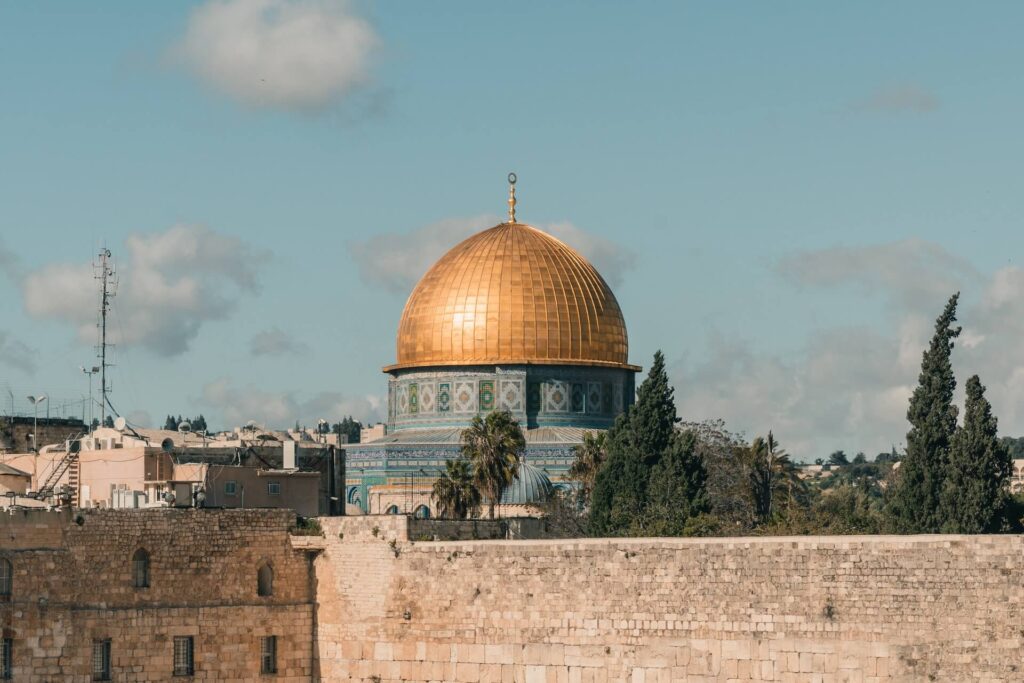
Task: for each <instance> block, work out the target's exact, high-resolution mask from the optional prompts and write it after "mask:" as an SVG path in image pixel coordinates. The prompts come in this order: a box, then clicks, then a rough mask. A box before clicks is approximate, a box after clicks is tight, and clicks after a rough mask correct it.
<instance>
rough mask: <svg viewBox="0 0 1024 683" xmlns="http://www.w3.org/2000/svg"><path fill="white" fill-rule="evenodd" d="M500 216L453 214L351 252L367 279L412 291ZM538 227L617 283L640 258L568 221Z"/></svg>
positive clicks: (363, 244)
mask: <svg viewBox="0 0 1024 683" xmlns="http://www.w3.org/2000/svg"><path fill="white" fill-rule="evenodd" d="M501 220H502V219H501V218H499V217H497V216H494V215H489V214H484V215H480V216H472V217H469V218H449V219H446V220H443V221H438V222H436V223H431V224H430V225H426V226H424V227H422V228H418V229H416V230H413V231H411V232H407V233H383V234H380V235H376V236H375V237H371V238H370V239H369V240H366V241H365V242H351V243H349V245H348V249H349V254H350V255H351V256H352V258H353V260H354V261H355V262H356V265H357V266H358V267H359V275H360V277H361V278H362V279H363V281H364V282H366V283H368V284H371V285H374V286H378V287H382V288H384V289H386V290H388V291H390V292H394V293H396V294H408V293H409V292H410V291H412V288H413V287H414V286H415V285H416V283H417V282H418V281H419V279H420V278H421V277H422V276H423V274H424V273H426V272H427V269H428V268H430V266H432V265H433V264H434V262H436V261H437V260H438V259H439V258H441V257H442V256H443V255H444V254H445V253H446V252H447V251H448V250H449V249H451V248H452V247H454V246H455V245H456V244H458V243H459V242H461V241H462V240H464V239H466V238H467V237H469V236H470V235H473V234H475V233H477V232H479V231H481V230H484V229H486V228H489V227H491V226H493V225H497V224H498V223H500V222H501ZM536 227H538V228H540V229H541V230H544V231H546V232H548V233H550V234H551V235H554V236H555V237H557V238H558V239H560V240H562V241H563V242H565V243H566V244H568V245H569V246H571V247H572V248H574V249H576V250H577V251H579V252H580V254H582V255H583V256H584V258H586V259H587V260H588V261H590V262H591V263H592V264H593V265H594V267H595V268H597V270H598V272H599V273H601V276H602V277H604V278H605V280H607V281H608V283H609V284H610V285H611V286H612V287H617V286H618V285H620V284H621V283H622V278H623V276H624V275H625V273H626V271H628V270H630V269H631V268H632V267H633V266H634V264H635V262H636V254H635V252H633V251H632V250H630V249H629V248H628V247H624V246H621V245H618V244H616V243H614V242H612V241H610V240H607V239H605V238H603V237H599V236H597V235H593V234H591V233H588V232H586V231H584V230H582V229H581V228H579V227H577V226H575V225H574V224H572V223H570V222H568V221H562V222H559V223H551V224H548V225H537V226H536Z"/></svg>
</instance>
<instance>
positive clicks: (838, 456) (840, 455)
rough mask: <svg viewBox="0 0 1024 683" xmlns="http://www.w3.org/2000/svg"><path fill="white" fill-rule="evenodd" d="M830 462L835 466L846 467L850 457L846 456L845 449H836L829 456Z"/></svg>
mask: <svg viewBox="0 0 1024 683" xmlns="http://www.w3.org/2000/svg"><path fill="white" fill-rule="evenodd" d="M828 464H829V465H833V466H835V467H845V466H847V465H849V464H850V459H849V458H848V457H846V453H844V452H843V451H836V452H835V453H833V454H832V455H830V456H828Z"/></svg>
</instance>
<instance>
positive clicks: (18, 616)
mask: <svg viewBox="0 0 1024 683" xmlns="http://www.w3.org/2000/svg"><path fill="white" fill-rule="evenodd" d="M79 514H80V515H81V522H82V523H81V524H78V523H77V522H76V516H77V515H79ZM292 522H293V516H292V515H291V514H290V513H288V512H285V511H280V510H138V511H94V512H82V513H77V512H76V513H74V514H70V513H49V512H33V513H24V512H16V513H14V514H10V515H8V514H4V515H0V557H3V558H4V559H7V560H9V561H10V562H11V563H12V567H13V569H14V577H13V590H12V595H11V596H10V598H9V599H7V600H0V624H2V628H3V632H4V637H6V638H12V639H13V642H14V678H15V680H24V681H89V680H91V675H90V665H91V651H92V642H93V640H94V639H99V638H110V639H111V642H112V653H113V673H114V676H113V679H114V680H115V681H158V680H181V679H174V677H173V676H172V675H171V673H172V643H173V637H174V636H176V635H192V636H194V638H195V665H196V672H195V676H194V678H195V679H197V680H223V681H251V680H259V679H261V678H262V677H261V674H260V638H261V636H264V635H276V636H277V637H278V674H277V675H276V677H275V678H274V680H278V681H318V680H322V681H349V680H359V681H379V682H380V683H387V682H397V681H421V682H426V681H463V682H466V683H468V682H476V681H481V682H484V681H486V682H490V681H502V682H504V681H508V682H513V681H514V682H516V683H523V682H524V681H543V682H544V683H548V682H549V681H551V682H554V683H570V682H577V681H578V682H579V683H584V682H591V683H597V682H601V683H604V682H608V681H630V682H632V681H641V682H642V683H648V682H652V681H654V682H657V683H662V682H663V681H681V680H685V681H801V682H802V681H823V682H824V681H829V682H838V681H860V682H862V683H863V682H869V681H870V682H876V681H928V680H935V681H966V680H971V681H1007V682H1009V681H1020V680H1024V674H1022V671H1021V661H1022V656H1021V653H1022V645H1024V633H1022V627H1021V625H1020V624H1021V623H1022V621H1024V619H1022V617H1024V614H1022V612H1024V607H1022V605H1024V589H1022V586H1024V538H1021V537H1016V536H917V537H892V536H889V537H826V538H814V537H804V538H763V539H749V538H741V539H596V540H559V541H554V540H539V541H457V542H414V541H410V540H409V538H410V527H409V522H408V520H406V519H405V518H404V517H397V516H384V517H362V518H331V519H323V520H321V522H322V525H323V527H324V532H325V533H324V536H323V537H295V536H290V535H289V534H288V528H289V526H290V525H291V523H292ZM418 528H419V527H418ZM416 537H419V536H416ZM139 547H144V548H146V550H147V551H148V552H149V553H150V556H151V562H152V569H151V585H150V587H149V588H147V589H136V588H133V587H132V585H131V563H130V559H131V555H132V553H133V552H134V551H135V550H136V549H137V548H139ZM314 558H315V559H314ZM264 562H269V563H271V565H272V566H273V567H274V573H275V576H274V594H273V596H270V597H259V596H258V595H257V594H256V571H257V568H258V567H259V565H260V564H261V563H264Z"/></svg>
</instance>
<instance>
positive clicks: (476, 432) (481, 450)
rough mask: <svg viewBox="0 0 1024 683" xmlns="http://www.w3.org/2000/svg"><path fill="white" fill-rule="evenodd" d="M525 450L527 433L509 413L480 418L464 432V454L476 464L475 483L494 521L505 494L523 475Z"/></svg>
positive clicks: (474, 469)
mask: <svg viewBox="0 0 1024 683" xmlns="http://www.w3.org/2000/svg"><path fill="white" fill-rule="evenodd" d="M525 448H526V437H524V436H523V430H522V429H521V428H520V427H519V423H518V422H516V420H515V419H514V418H513V417H512V414H511V413H509V412H508V411H507V410H495V411H494V412H492V413H489V414H488V415H487V417H485V418H481V417H480V416H479V415H477V416H476V417H474V418H473V422H472V423H471V424H470V425H469V427H466V428H465V429H463V430H462V453H463V455H465V456H466V457H467V458H469V461H470V462H471V463H472V464H473V482H474V483H475V485H476V487H477V489H479V491H480V492H481V493H482V494H484V495H485V496H486V497H487V507H488V511H489V513H490V517H491V519H494V508H495V507H496V506H497V505H498V503H499V502H501V494H502V493H503V492H504V491H505V488H506V487H507V486H508V485H509V484H510V483H512V480H513V479H515V477H516V475H517V474H519V461H520V458H521V455H522V452H523V450H525Z"/></svg>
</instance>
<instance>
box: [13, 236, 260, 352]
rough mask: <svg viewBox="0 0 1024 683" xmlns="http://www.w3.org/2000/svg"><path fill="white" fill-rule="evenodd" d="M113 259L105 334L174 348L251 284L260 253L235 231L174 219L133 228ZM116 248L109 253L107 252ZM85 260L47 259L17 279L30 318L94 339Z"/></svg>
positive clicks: (94, 290)
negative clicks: (153, 227)
mask: <svg viewBox="0 0 1024 683" xmlns="http://www.w3.org/2000/svg"><path fill="white" fill-rule="evenodd" d="M126 247H127V258H126V259H125V260H123V261H121V262H120V264H118V267H117V273H118V280H119V285H118V288H117V294H116V296H115V297H114V299H113V307H112V310H113V314H114V315H113V317H112V322H111V324H110V325H109V326H108V338H109V339H110V340H111V341H113V343H115V344H123V345H131V346H142V347H145V348H147V349H149V350H151V351H153V352H155V353H157V354H159V355H163V356H174V355H178V354H180V353H183V352H184V351H186V350H187V349H188V345H189V342H191V341H192V340H193V339H194V338H195V337H196V335H198V334H199V330H200V328H201V327H202V326H203V324H204V323H206V322H208V321H211V320H223V319H225V318H227V317H228V316H229V315H230V314H231V313H232V311H233V310H234V308H235V306H236V305H237V303H238V300H239V298H240V297H242V296H244V295H247V294H252V293H254V292H256V291H257V290H258V280H257V271H258V269H259V268H260V267H261V265H262V262H263V261H264V259H265V257H264V255H263V254H262V253H260V252H258V251H256V250H254V249H253V248H252V247H250V246H249V245H247V244H245V243H244V242H242V241H241V240H240V239H238V238H236V237H230V236H225V235H220V234H217V233H215V232H213V231H211V230H210V229H208V228H205V227H202V226H193V225H179V226H175V227H172V228H170V229H168V230H166V231H164V232H161V233H151V234H134V235H131V236H130V237H129V238H128V239H127V240H126ZM116 257H117V254H115V258H116ZM94 275H95V273H94V270H93V267H92V265H91V264H51V265H48V266H44V267H43V268H40V269H38V270H35V271H32V272H30V273H29V274H28V275H27V276H26V277H25V278H24V280H23V282H22V289H23V294H24V299H25V308H26V310H27V311H28V313H29V314H30V315H32V316H34V317H37V318H52V319H56V320H63V321H65V322H68V323H70V324H72V325H74V326H75V328H76V329H77V331H78V337H79V339H80V340H81V341H83V342H88V343H95V341H96V327H95V324H96V310H97V308H98V303H99V301H98V300H99V291H98V285H97V282H96V280H95V277H94Z"/></svg>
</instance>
